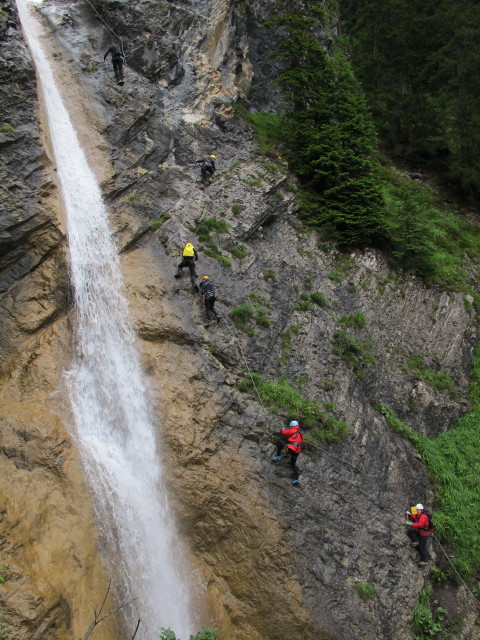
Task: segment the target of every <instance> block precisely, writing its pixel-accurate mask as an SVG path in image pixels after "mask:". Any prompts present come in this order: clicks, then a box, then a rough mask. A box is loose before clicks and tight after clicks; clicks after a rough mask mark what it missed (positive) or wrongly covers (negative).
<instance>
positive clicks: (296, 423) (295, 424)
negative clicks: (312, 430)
mask: <svg viewBox="0 0 480 640" xmlns="http://www.w3.org/2000/svg"><path fill="white" fill-rule="evenodd" d="M290 426H291V427H298V422H297V421H296V420H292V421H291V422H290Z"/></svg>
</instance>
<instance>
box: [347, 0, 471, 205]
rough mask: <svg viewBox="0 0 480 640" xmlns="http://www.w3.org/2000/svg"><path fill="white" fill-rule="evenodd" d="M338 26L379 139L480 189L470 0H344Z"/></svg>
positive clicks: (465, 186) (400, 155)
mask: <svg viewBox="0 0 480 640" xmlns="http://www.w3.org/2000/svg"><path fill="white" fill-rule="evenodd" d="M340 5H341V8H342V13H343V31H344V33H347V34H348V36H349V46H350V49H351V52H352V61H353V66H354V68H355V72H356V74H357V77H358V78H359V79H360V81H361V82H362V85H363V87H364V89H365V91H366V94H367V97H368V101H369V103H370V106H371V108H372V111H373V116H374V119H375V123H376V126H377V129H378V131H379V133H380V136H381V139H382V141H383V144H384V145H385V146H386V147H387V149H388V150H389V151H390V152H391V153H393V154H394V156H395V157H396V158H397V159H399V160H401V161H403V162H408V163H409V164H411V165H412V164H413V165H417V166H418V165H423V166H425V165H426V164H428V165H430V166H431V167H433V168H435V169H436V170H437V171H440V172H441V173H442V174H443V176H444V177H445V179H446V180H448V181H449V182H453V183H454V184H455V185H458V186H459V187H460V188H461V189H462V190H463V191H464V193H466V194H467V195H475V196H476V195H478V193H479V191H480V162H479V159H480V127H479V124H480V105H479V103H478V95H479V94H480V78H479V75H478V73H477V66H478V59H477V55H478V53H477V52H478V43H479V38H478V33H479V32H480V14H479V12H478V3H477V2H476V0H463V1H462V2H460V3H457V2H451V0H424V1H423V2H420V3H413V4H412V2H410V1H409V0H348V1H347V0H344V1H343V2H341V3H340Z"/></svg>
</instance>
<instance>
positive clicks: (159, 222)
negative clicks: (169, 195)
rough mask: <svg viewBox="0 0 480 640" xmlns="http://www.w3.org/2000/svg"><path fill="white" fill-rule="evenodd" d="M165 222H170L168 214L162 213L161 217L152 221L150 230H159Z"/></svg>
mask: <svg viewBox="0 0 480 640" xmlns="http://www.w3.org/2000/svg"><path fill="white" fill-rule="evenodd" d="M167 220H170V214H169V213H167V212H165V213H162V215H161V217H160V218H159V219H158V220H153V221H152V222H151V223H150V228H151V229H159V228H160V227H161V226H162V225H163V224H164V223H165V222H166V221H167Z"/></svg>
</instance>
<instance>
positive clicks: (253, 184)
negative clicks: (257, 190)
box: [243, 178, 262, 187]
mask: <svg viewBox="0 0 480 640" xmlns="http://www.w3.org/2000/svg"><path fill="white" fill-rule="evenodd" d="M243 182H245V184H248V185H249V186H250V187H260V186H261V184H262V181H261V180H259V179H258V178H252V179H251V180H243Z"/></svg>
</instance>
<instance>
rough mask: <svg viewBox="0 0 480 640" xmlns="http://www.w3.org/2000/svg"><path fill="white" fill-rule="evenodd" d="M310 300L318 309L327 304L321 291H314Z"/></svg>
mask: <svg viewBox="0 0 480 640" xmlns="http://www.w3.org/2000/svg"><path fill="white" fill-rule="evenodd" d="M310 300H311V301H312V302H314V303H315V304H318V306H319V307H324V306H325V305H326V304H327V299H326V297H325V294H324V293H322V292H321V291H315V292H314V293H312V294H311V295H310Z"/></svg>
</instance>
